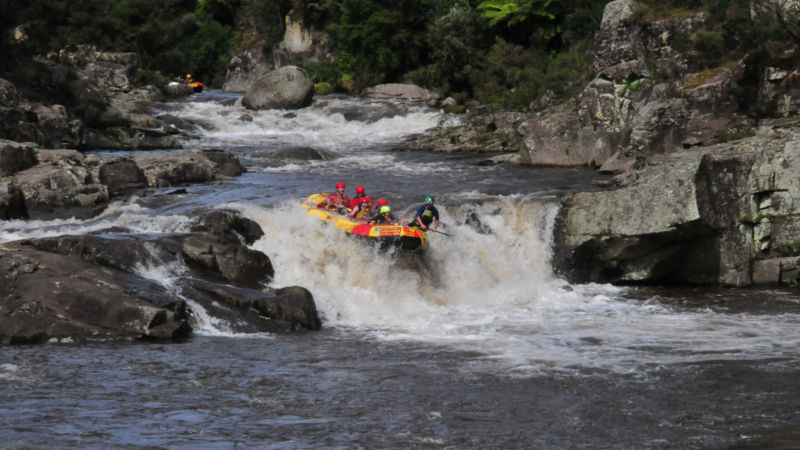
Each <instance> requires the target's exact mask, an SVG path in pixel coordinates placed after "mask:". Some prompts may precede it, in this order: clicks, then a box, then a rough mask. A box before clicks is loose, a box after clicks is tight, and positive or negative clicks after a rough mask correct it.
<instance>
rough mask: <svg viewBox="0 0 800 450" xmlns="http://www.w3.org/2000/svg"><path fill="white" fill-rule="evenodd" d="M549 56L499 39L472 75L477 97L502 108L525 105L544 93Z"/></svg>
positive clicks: (471, 79) (522, 106)
mask: <svg viewBox="0 0 800 450" xmlns="http://www.w3.org/2000/svg"><path fill="white" fill-rule="evenodd" d="M546 59H547V55H546V54H544V53H542V52H541V51H538V50H535V49H526V48H524V47H522V46H519V45H515V44H511V43H507V42H505V41H503V40H500V41H498V42H497V43H495V45H493V46H492V49H491V51H490V52H489V54H488V55H487V58H486V60H485V61H484V62H483V63H482V65H481V67H480V68H479V69H478V70H475V71H474V72H472V73H471V74H470V81H471V82H472V85H473V88H474V90H475V92H474V95H475V98H476V99H477V100H478V101H480V102H482V103H487V104H494V105H496V106H498V107H500V108H517V109H522V108H526V107H527V106H528V104H530V103H531V101H533V100H534V99H536V98H538V97H539V96H540V95H541V94H542V92H544V75H545V74H544V71H543V70H542V69H543V67H544V64H542V62H543V61H545V60H546Z"/></svg>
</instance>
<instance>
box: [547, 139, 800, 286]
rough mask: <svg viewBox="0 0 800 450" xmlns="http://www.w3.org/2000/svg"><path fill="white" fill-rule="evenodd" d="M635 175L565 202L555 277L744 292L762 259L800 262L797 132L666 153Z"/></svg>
mask: <svg viewBox="0 0 800 450" xmlns="http://www.w3.org/2000/svg"><path fill="white" fill-rule="evenodd" d="M632 173H633V175H631V174H629V177H628V181H627V183H628V186H626V187H624V188H622V189H619V190H615V191H610V192H586V193H578V194H573V195H570V196H568V197H566V198H565V199H564V200H563V204H562V209H561V212H560V214H559V218H558V220H557V224H556V232H555V236H556V240H555V245H554V246H555V254H554V258H553V264H554V267H555V268H556V271H557V272H559V273H562V274H563V275H564V276H566V277H568V278H569V279H570V280H573V281H582V282H588V281H593V282H613V283H663V282H677V283H689V284H719V285H725V286H747V285H750V284H752V283H753V282H754V274H753V267H754V266H755V267H760V265H762V264H763V263H759V261H763V260H770V259H774V258H787V257H796V256H800V248H798V246H797V245H796V244H795V242H796V236H797V235H798V234H797V233H798V231H800V204H798V202H796V201H795V200H793V199H796V198H798V195H800V181H798V177H797V174H798V173H800V134H798V133H797V132H796V131H793V130H791V129H782V130H780V131H777V130H773V132H772V133H771V135H769V136H766V135H762V136H756V137H752V138H747V139H743V140H740V141H735V142H731V143H726V144H718V145H715V146H710V147H699V148H697V149H690V150H684V151H680V152H676V153H672V154H670V155H665V156H663V157H662V158H660V159H658V160H652V161H650V162H649V163H648V164H645V165H644V166H642V167H640V168H638V169H633V170H632ZM786 267H787V269H786V271H787V272H788V271H790V270H794V268H789V266H788V265H787V266H786ZM764 273H765V269H763V268H762V269H761V270H759V274H758V275H757V276H755V281H759V280H764V279H768V277H766V276H765V275H763V274H764ZM789 278H791V276H790V275H786V276H783V275H781V274H780V272H779V273H778V276H777V277H774V279H776V280H780V279H789Z"/></svg>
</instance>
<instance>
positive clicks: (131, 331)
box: [0, 243, 191, 344]
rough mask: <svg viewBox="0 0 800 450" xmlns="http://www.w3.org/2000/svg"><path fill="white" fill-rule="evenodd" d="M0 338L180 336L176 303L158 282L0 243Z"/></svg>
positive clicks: (184, 313)
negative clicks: (0, 281)
mask: <svg viewBox="0 0 800 450" xmlns="http://www.w3.org/2000/svg"><path fill="white" fill-rule="evenodd" d="M0 277H2V281H3V282H2V283H0V342H2V343H11V344H29V343H41V342H47V341H50V340H70V341H71V340H73V339H105V338H110V337H113V338H135V339H141V338H161V339H164V338H179V337H182V336H185V335H187V334H188V333H189V332H190V331H191V327H190V326H189V324H188V312H189V310H188V308H187V307H186V304H185V302H184V301H183V300H181V299H179V298H176V297H174V296H172V295H169V293H167V292H165V291H164V289H163V287H160V286H159V285H158V284H157V283H153V282H151V281H149V280H145V279H142V278H140V277H137V276H132V275H130V274H127V273H124V272H121V271H118V270H113V269H109V268H107V267H99V266H92V265H89V264H86V263H84V262H81V261H80V260H78V259H76V258H73V257H69V256H65V255H61V254H56V253H49V252H44V251H39V250H36V249H34V248H32V247H29V246H25V245H21V244H15V243H7V244H3V245H2V248H0Z"/></svg>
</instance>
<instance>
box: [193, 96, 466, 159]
mask: <svg viewBox="0 0 800 450" xmlns="http://www.w3.org/2000/svg"><path fill="white" fill-rule="evenodd" d="M187 105H188V106H187V107H185V108H183V109H182V110H181V111H180V117H182V118H186V119H192V120H197V121H201V122H203V123H206V124H207V125H208V126H209V129H207V130H201V134H202V137H201V138H200V139H199V140H198V141H197V142H195V143H192V145H200V146H209V145H215V144H220V143H223V144H224V145H226V146H246V145H259V146H265V147H269V146H270V144H281V145H286V144H290V145H296V146H308V147H315V148H322V149H328V150H334V151H339V152H353V151H359V150H363V149H366V148H368V147H371V146H374V145H377V144H385V143H392V142H398V141H400V140H401V139H402V138H403V137H405V136H408V135H410V134H415V133H422V132H424V131H425V130H428V129H430V128H433V127H435V126H436V125H438V124H439V123H443V122H445V123H447V124H449V125H453V124H456V123H458V120H457V119H456V118H452V117H450V116H448V115H446V114H444V113H441V112H438V111H436V110H433V109H431V108H429V107H427V106H425V105H409V104H408V103H406V102H400V101H393V100H374V101H364V100H354V99H352V98H347V97H337V96H320V97H317V98H315V99H314V102H313V104H312V105H311V106H310V107H307V108H302V109H298V110H293V111H286V110H262V111H254V110H249V109H246V108H244V107H243V106H242V105H241V99H237V100H235V101H234V102H226V103H225V104H222V103H214V102H195V103H190V104H187ZM354 108H357V109H358V110H359V111H360V112H359V114H358V116H357V117H346V115H345V114H347V112H348V111H349V112H350V113H352V110H353V109H354Z"/></svg>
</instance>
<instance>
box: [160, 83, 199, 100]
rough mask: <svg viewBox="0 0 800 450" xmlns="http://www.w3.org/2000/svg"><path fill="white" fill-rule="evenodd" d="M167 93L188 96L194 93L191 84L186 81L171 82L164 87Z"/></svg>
mask: <svg viewBox="0 0 800 450" xmlns="http://www.w3.org/2000/svg"><path fill="white" fill-rule="evenodd" d="M166 90H167V95H169V96H170V97H188V96H190V95H192V94H193V93H194V90H193V89H192V87H191V86H189V85H188V84H186V83H178V82H173V83H169V84H168V85H167V87H166Z"/></svg>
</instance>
